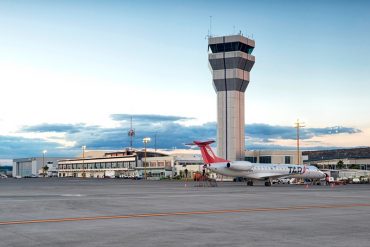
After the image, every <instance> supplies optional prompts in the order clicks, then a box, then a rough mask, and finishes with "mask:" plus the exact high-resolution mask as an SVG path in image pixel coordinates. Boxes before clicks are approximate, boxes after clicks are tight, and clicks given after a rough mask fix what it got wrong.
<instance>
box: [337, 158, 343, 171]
mask: <svg viewBox="0 0 370 247" xmlns="http://www.w3.org/2000/svg"><path fill="white" fill-rule="evenodd" d="M343 167H344V163H343V160H340V161H338V163H337V169H343Z"/></svg>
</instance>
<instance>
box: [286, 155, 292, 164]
mask: <svg viewBox="0 0 370 247" xmlns="http://www.w3.org/2000/svg"><path fill="white" fill-rule="evenodd" d="M290 162H291V161H290V156H285V164H291V163H290Z"/></svg>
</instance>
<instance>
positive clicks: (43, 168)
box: [42, 150, 47, 177]
mask: <svg viewBox="0 0 370 247" xmlns="http://www.w3.org/2000/svg"><path fill="white" fill-rule="evenodd" d="M46 153H47V150H43V151H42V174H43V176H44V177H45V172H46V169H45V154H46Z"/></svg>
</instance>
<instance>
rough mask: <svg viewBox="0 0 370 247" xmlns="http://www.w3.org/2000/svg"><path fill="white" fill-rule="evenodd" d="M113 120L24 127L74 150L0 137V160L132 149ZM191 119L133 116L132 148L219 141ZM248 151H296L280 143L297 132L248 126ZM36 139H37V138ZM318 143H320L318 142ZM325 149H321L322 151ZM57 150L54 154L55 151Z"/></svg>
mask: <svg viewBox="0 0 370 247" xmlns="http://www.w3.org/2000/svg"><path fill="white" fill-rule="evenodd" d="M111 117H112V119H113V120H115V121H122V122H125V124H121V125H119V126H117V127H114V128H107V127H101V126H91V125H86V124H39V125H33V126H25V127H23V128H22V129H21V130H20V131H21V132H23V133H24V134H29V133H36V134H38V133H39V134H40V135H41V133H44V134H45V133H58V134H59V133H61V134H62V138H65V141H66V142H72V143H74V144H75V145H74V146H73V147H66V146H63V142H59V144H58V143H57V142H56V141H55V142H53V140H52V139H48V140H45V139H42V138H41V137H40V138H33V139H31V138H22V137H14V136H0V158H9V157H12V158H14V157H20V156H22V157H24V156H38V155H39V154H40V152H41V150H43V149H47V150H50V152H48V154H53V155H58V156H60V155H62V156H70V155H75V154H77V153H79V152H80V151H81V146H82V145H86V146H87V148H88V149H103V150H115V149H122V148H125V147H128V146H129V145H130V137H129V136H128V131H129V128H130V126H129V120H130V118H131V115H129V114H113V115H111ZM188 119H191V118H187V117H181V116H163V115H133V120H134V122H133V128H135V132H136V135H135V136H134V138H133V147H134V148H142V147H143V143H142V139H143V138H144V137H151V139H152V140H151V142H150V143H149V145H148V147H150V148H154V147H157V148H162V149H172V148H175V147H176V148H187V147H186V146H185V145H184V144H185V143H189V142H191V141H193V140H209V139H213V140H216V135H217V133H216V129H217V125H216V123H215V122H210V123H205V124H202V125H191V126H186V125H183V124H182V123H181V121H182V120H188ZM359 132H361V130H359V129H355V128H351V127H343V126H335V127H325V128H302V129H301V131H300V133H301V135H300V137H301V139H304V140H306V142H310V141H312V140H311V139H312V138H313V137H320V136H326V135H338V134H342V133H347V134H354V133H359ZM245 133H246V147H247V148H248V149H294V148H295V147H290V146H280V145H279V140H295V139H296V129H295V128H293V127H292V126H279V125H269V124H261V123H255V124H248V125H247V126H246V128H245ZM36 136H37V135H36ZM315 141H317V140H315ZM320 144H322V143H320V142H317V143H316V142H315V143H312V146H315V148H316V149H323V148H328V147H327V146H325V145H323V144H322V145H320ZM321 146H322V147H321ZM53 150H55V151H53Z"/></svg>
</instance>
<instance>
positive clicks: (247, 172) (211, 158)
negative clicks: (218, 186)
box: [188, 141, 325, 186]
mask: <svg viewBox="0 0 370 247" xmlns="http://www.w3.org/2000/svg"><path fill="white" fill-rule="evenodd" d="M214 142H215V141H204V142H202V141H193V143H191V144H188V145H196V146H198V147H199V148H200V152H201V153H202V158H203V161H204V163H205V167H207V168H208V169H210V170H211V171H213V172H215V173H217V174H220V175H224V176H230V177H243V178H246V179H248V181H247V185H248V186H253V180H264V181H265V186H271V180H272V179H276V178H281V177H284V178H285V177H290V178H308V179H321V178H325V173H323V172H322V171H320V170H319V169H318V168H317V167H315V166H306V165H291V164H262V163H251V162H249V161H229V160H225V159H223V158H220V157H217V156H216V155H215V154H214V153H213V151H212V149H211V147H210V144H211V143H214Z"/></svg>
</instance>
